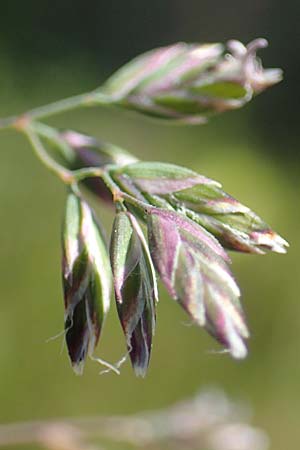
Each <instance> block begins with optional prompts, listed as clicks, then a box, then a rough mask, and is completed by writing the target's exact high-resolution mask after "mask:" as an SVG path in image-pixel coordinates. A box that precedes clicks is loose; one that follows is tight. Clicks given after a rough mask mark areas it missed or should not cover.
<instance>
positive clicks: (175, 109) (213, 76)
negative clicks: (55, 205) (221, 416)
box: [33, 39, 288, 376]
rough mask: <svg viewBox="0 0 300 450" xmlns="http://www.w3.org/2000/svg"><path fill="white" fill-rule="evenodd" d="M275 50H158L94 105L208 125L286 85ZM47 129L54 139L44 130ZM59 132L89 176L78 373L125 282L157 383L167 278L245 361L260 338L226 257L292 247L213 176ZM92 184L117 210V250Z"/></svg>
mask: <svg viewBox="0 0 300 450" xmlns="http://www.w3.org/2000/svg"><path fill="white" fill-rule="evenodd" d="M265 46H266V41H265V40H263V39H257V40H256V41H253V42H252V43H250V44H249V45H248V46H247V47H245V46H243V45H242V44H241V43H240V42H238V41H230V42H229V43H228V50H229V51H230V53H228V52H226V51H224V48H223V46H222V45H220V44H210V45H194V44H193V45H188V44H184V43H180V44H176V45H173V46H169V47H165V48H160V49H157V50H153V51H152V52H149V53H146V54H145V55H142V56H140V57H138V58H137V59H135V60H134V61H132V62H130V63H129V64H127V65H126V66H125V67H123V68H122V69H121V70H119V71H118V72H117V73H116V74H114V75H113V76H112V77H111V78H110V79H109V80H108V81H107V82H106V83H105V84H104V86H102V87H101V88H100V89H98V90H96V91H94V92H93V93H91V94H90V96H89V98H90V101H91V102H93V103H95V104H97V99H99V98H101V101H102V100H103V96H106V98H107V99H109V103H110V104H113V105H115V106H119V107H122V108H127V109H134V110H136V111H138V112H140V113H143V114H146V115H151V116H155V117H157V118H164V119H168V120H171V121H177V122H178V121H179V122H182V123H201V122H204V121H206V120H207V118H208V117H209V116H211V115H212V114H215V113H219V112H223V111H226V110H229V109H233V108H239V107H241V106H243V105H244V104H245V103H247V102H248V101H249V100H250V99H251V98H252V97H253V96H254V95H256V94H257V93H259V92H261V91H262V90H264V89H266V88H267V87H269V86H271V85H273V84H275V83H277V82H278V81H279V80H280V78H281V72H280V71H279V70H278V69H269V70H264V69H263V68H262V65H261V63H260V61H259V60H258V59H257V57H256V50H257V49H259V48H262V47H265ZM33 129H34V128H33ZM35 132H36V133H37V135H39V134H41V136H40V137H41V138H44V137H45V136H44V135H43V133H42V128H41V127H38V126H37V125H36V128H35ZM54 135H55V139H53V142H52V144H53V145H54V146H55V147H56V148H57V149H58V150H61V156H62V157H63V158H64V163H65V166H66V168H67V169H68V170H69V171H74V173H78V171H79V172H80V171H81V172H80V174H81V178H80V180H81V181H82V184H81V185H78V183H77V184H76V185H75V186H72V187H71V189H70V191H69V194H68V199H67V206H66V215H65V221H64V227H63V285H64V298H65V329H66V342H67V347H68V352H69V356H70V359H71V362H72V365H73V367H74V369H75V371H76V372H77V373H81V372H82V369H83V365H84V362H85V359H86V357H87V355H91V356H92V355H93V352H94V349H95V346H96V344H97V342H98V340H99V337H100V332H101V330H102V327H103V323H104V320H105V317H106V314H107V312H108V309H109V303H110V297H111V287H112V286H113V287H114V292H115V299H116V305H117V312H118V316H119V319H120V323H121V326H122V329H123V332H124V335H125V339H126V345H127V349H128V352H129V356H130V359H131V362H132V365H133V368H134V370H135V373H136V374H137V375H141V376H144V375H145V373H146V370H147V368H148V364H149V359H150V354H151V348H152V338H153V334H154V330H155V320H156V312H155V310H156V302H157V300H158V290H157V282H156V274H158V275H159V277H160V279H161V280H162V282H163V283H164V285H165V286H166V289H167V291H168V293H169V295H170V296H171V297H172V298H173V299H174V300H176V301H177V302H178V303H179V304H180V305H181V306H182V307H183V309H184V310H185V311H186V312H187V314H188V315H189V317H190V318H191V319H192V321H193V322H195V323H196V324H198V325H200V326H202V327H204V328H205V329H206V330H207V331H208V332H209V333H210V334H211V335H212V336H214V337H215V338H216V339H217V340H218V341H219V342H220V343H221V344H222V345H223V346H224V347H225V348H226V349H227V350H228V352H229V353H230V354H231V355H232V356H233V357H235V358H243V357H245V356H246V354H247V347H246V344H245V340H246V339H247V338H248V337H249V331H248V328H247V325H246V322H245V317H244V313H243V310H242V306H241V303H240V290H239V287H238V286H237V283H236V281H235V279H234V277H233V275H232V273H231V270H230V258H229V256H228V254H227V251H226V250H235V251H239V252H246V253H258V254H262V253H264V252H265V251H267V250H270V251H274V252H278V253H285V251H286V247H287V245H288V244H287V242H286V241H285V240H284V239H282V238H281V237H280V236H279V235H278V234H277V233H275V232H274V231H272V229H271V228H270V227H269V226H268V225H267V224H266V223H265V222H264V221H263V220H262V219H261V218H260V217H258V216H257V215H256V214H255V213H253V212H252V211H251V210H250V209H249V208H248V207H246V206H244V205H243V204H241V203H240V202H239V201H237V200H236V199H235V198H233V197H231V196H230V195H228V194H227V193H226V192H224V191H223V189H222V186H221V185H220V183H218V182H216V181H213V180H211V179H209V178H206V177H205V176H203V175H199V174H198V173H195V172H193V171H192V170H189V169H186V168H184V167H179V166H176V165H173V164H166V163H160V162H140V161H138V160H137V159H136V158H135V157H134V156H132V155H131V154H129V153H128V152H126V151H124V150H123V149H121V148H119V147H116V146H114V145H112V144H108V143H105V142H99V141H97V140H96V139H95V138H93V137H90V136H86V135H83V134H79V133H77V132H75V131H71V130H69V131H58V130H54V132H53V130H52V131H51V133H50V134H49V133H48V136H54ZM51 139H52V138H50V141H51ZM48 140H49V139H48ZM92 168H95V169H98V172H97V170H95V172H93V171H91V170H89V169H92ZM84 170H86V172H84ZM82 174H86V175H87V176H86V177H85V176H82ZM82 185H84V186H85V187H86V188H87V189H89V190H90V191H91V192H93V193H94V194H95V195H96V196H97V197H98V198H100V199H101V200H104V201H105V202H106V203H107V202H108V203H111V204H113V205H114V206H115V209H116V215H115V219H114V223H113V227H112V233H111V238H110V244H109V243H108V242H106V240H105V238H104V234H103V232H102V228H101V226H100V225H99V222H98V221H97V219H96V217H95V213H94V212H93V211H92V209H91V207H90V206H89V204H88V203H87V200H86V199H85V198H84V197H83V194H82V192H81V190H80V189H79V188H81V187H82Z"/></svg>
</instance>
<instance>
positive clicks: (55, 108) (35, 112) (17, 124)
mask: <svg viewBox="0 0 300 450" xmlns="http://www.w3.org/2000/svg"><path fill="white" fill-rule="evenodd" d="M113 102H114V99H113V98H112V97H110V96H108V95H105V94H102V93H101V92H100V91H99V90H97V91H92V92H87V93H85V94H80V95H75V96H74V97H69V98H66V99H63V100H59V101H57V102H54V103H49V104H48V105H45V106H41V107H38V108H34V109H31V110H29V111H27V112H26V113H24V114H21V115H20V116H11V117H7V118H4V119H0V130H4V129H7V128H16V129H22V128H23V122H24V121H25V122H26V123H28V122H31V121H33V120H37V119H43V118H45V117H50V116H53V115H55V114H60V113H63V112H66V111H70V110H73V109H77V108H82V107H89V106H95V105H109V104H111V103H113Z"/></svg>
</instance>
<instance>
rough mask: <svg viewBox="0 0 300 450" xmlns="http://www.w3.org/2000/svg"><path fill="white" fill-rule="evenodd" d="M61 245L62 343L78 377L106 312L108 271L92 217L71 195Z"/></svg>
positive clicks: (84, 206)
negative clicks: (63, 338)
mask: <svg viewBox="0 0 300 450" xmlns="http://www.w3.org/2000/svg"><path fill="white" fill-rule="evenodd" d="M62 244H63V263H62V272H63V273H62V275H63V287H64V300H65V329H66V342H67V347H68V352H69V356H70V360H71V363H72V366H73V369H74V371H75V372H76V373H78V374H81V373H82V371H83V366H84V362H85V359H86V356H87V355H88V354H89V355H92V354H93V351H94V348H95V346H96V344H97V342H98V340H99V337H100V332H101V328H102V325H103V322H104V319H105V316H106V313H107V311H108V309H109V303H110V291H111V270H110V264H109V258H108V254H107V249H106V245H105V243H104V241H103V237H102V233H101V230H100V228H99V225H98V223H97V222H96V220H95V216H94V214H93V212H92V210H91V209H90V207H89V206H88V204H87V203H86V202H85V201H84V200H82V199H81V198H80V197H79V196H77V195H76V194H74V193H73V192H70V193H69V195H68V199H67V205H66V215H65V221H64V227H63V239H62Z"/></svg>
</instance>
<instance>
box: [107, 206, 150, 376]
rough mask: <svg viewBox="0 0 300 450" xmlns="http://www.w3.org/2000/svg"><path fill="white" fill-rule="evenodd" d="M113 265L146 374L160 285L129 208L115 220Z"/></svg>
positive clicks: (130, 338) (134, 354) (125, 321)
mask: <svg viewBox="0 0 300 450" xmlns="http://www.w3.org/2000/svg"><path fill="white" fill-rule="evenodd" d="M110 255H111V265H112V271H113V276H114V287H115V296H116V303H117V310H118V314H119V318H120V322H121V325H122V328H123V331H124V334H125V337H126V343H127V348H128V351H129V355H130V359H131V362H132V366H133V368H134V371H135V373H136V375H138V376H145V374H146V371H147V368H148V365H149V359H150V353H151V347H152V336H153V334H154V331H155V303H156V301H157V295H158V294H157V286H156V279H155V272H154V268H153V264H152V261H151V257H150V253H149V250H148V246H147V243H146V241H145V238H144V235H143V232H142V230H141V228H140V226H139V224H138V222H137V221H136V219H135V218H134V216H133V215H132V214H130V213H128V212H126V211H119V212H117V215H116V218H115V220H114V224H113V231H112V238H111V246H110Z"/></svg>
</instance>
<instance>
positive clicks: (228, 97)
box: [101, 39, 281, 124]
mask: <svg viewBox="0 0 300 450" xmlns="http://www.w3.org/2000/svg"><path fill="white" fill-rule="evenodd" d="M266 46H267V41H266V40H265V39H256V40H254V41H253V42H250V43H249V45H247V46H246V47H245V46H244V45H243V44H242V43H241V42H239V41H229V42H228V44H227V47H228V50H229V51H230V52H231V53H228V52H226V51H224V47H223V45H221V44H218V43H215V44H202V45H200V44H186V43H178V44H175V45H171V46H168V47H162V48H158V49H155V50H152V51H150V52H147V53H145V54H143V55H141V56H138V57H137V58H135V59H134V60H133V61H131V62H129V63H128V64H126V65H125V66H124V67H122V68H121V69H120V70H118V71H117V72H116V73H115V74H114V75H112V77H111V78H109V79H108V81H107V82H106V83H105V85H104V87H103V88H102V89H101V90H102V92H103V93H105V94H106V95H108V96H111V98H112V99H114V100H115V103H116V104H117V105H119V106H122V107H124V108H128V109H134V110H136V111H138V112H141V113H143V114H147V115H150V116H155V117H158V118H164V119H168V120H173V121H178V122H182V123H190V124H195V123H203V122H205V121H206V120H207V117H209V116H211V115H212V114H215V113H219V112H223V111H226V110H230V109H235V108H240V107H241V106H243V105H244V104H246V103H247V102H249V101H250V100H251V98H252V97H253V95H255V94H257V93H259V92H261V91H263V90H264V89H266V88H268V87H269V86H272V85H273V84H276V83H278V82H279V81H280V80H281V71H280V70H279V69H268V70H264V69H263V68H262V65H261V63H260V60H259V59H258V58H257V57H256V51H257V50H259V49H260V48H264V47H266Z"/></svg>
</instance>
